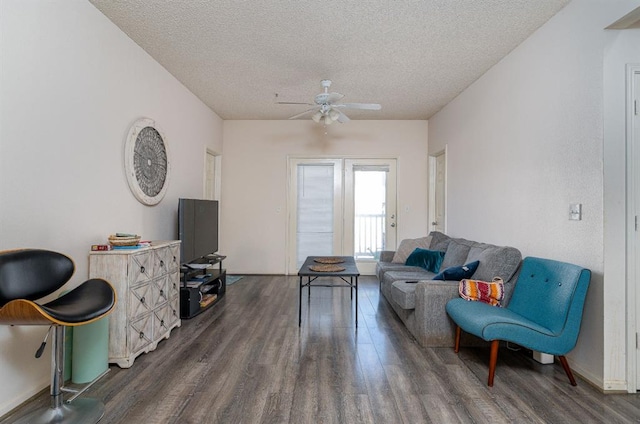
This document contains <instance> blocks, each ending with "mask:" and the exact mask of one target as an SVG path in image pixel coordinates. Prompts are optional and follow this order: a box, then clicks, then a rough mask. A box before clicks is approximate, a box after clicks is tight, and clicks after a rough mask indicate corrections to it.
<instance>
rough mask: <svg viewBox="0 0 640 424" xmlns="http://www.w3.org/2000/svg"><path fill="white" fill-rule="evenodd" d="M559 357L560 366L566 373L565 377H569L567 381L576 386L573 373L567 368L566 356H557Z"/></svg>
mask: <svg viewBox="0 0 640 424" xmlns="http://www.w3.org/2000/svg"><path fill="white" fill-rule="evenodd" d="M558 359H560V363H561V364H562V368H564V372H565V373H567V377H569V382H570V383H571V385H572V386H577V385H578V383H576V379H575V378H573V373H572V372H571V368H569V362H567V358H565V357H564V356H558Z"/></svg>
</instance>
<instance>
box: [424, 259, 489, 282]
mask: <svg viewBox="0 0 640 424" xmlns="http://www.w3.org/2000/svg"><path fill="white" fill-rule="evenodd" d="M479 264H480V262H479V261H474V262H469V263H468V264H466V265H460V266H452V267H449V268H447V269H445V270H443V271H441V272H440V273H438V274H437V275H435V276H434V277H433V279H434V280H445V281H460V280H464V279H465V278H471V277H472V276H473V273H474V272H476V269H478V265H479Z"/></svg>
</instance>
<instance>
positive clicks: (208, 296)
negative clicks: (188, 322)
mask: <svg viewBox="0 0 640 424" xmlns="http://www.w3.org/2000/svg"><path fill="white" fill-rule="evenodd" d="M225 258H226V256H222V255H208V256H207V257H205V258H201V259H200V260H198V261H197V262H196V263H200V264H206V265H207V267H206V268H201V267H200V266H198V267H189V264H185V265H183V266H182V267H180V282H181V283H180V318H182V319H189V318H193V317H195V316H196V315H198V314H200V313H202V312H204V311H206V310H207V309H209V308H210V307H212V306H213V305H215V304H216V303H218V302H219V301H220V299H222V297H223V296H224V295H225V292H226V290H227V271H226V270H225V269H223V268H222V261H223V260H224V259H225ZM216 264H217V265H218V267H217V268H216V267H215V265H216Z"/></svg>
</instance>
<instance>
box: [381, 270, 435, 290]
mask: <svg viewBox="0 0 640 424" xmlns="http://www.w3.org/2000/svg"><path fill="white" fill-rule="evenodd" d="M434 275H436V274H435V273H434V272H429V271H427V270H426V269H424V268H419V267H408V266H405V267H404V269H403V270H398V271H387V272H385V273H384V275H383V277H382V284H383V285H388V286H389V287H391V285H392V284H393V283H394V281H423V280H431V279H432V278H433V276H434Z"/></svg>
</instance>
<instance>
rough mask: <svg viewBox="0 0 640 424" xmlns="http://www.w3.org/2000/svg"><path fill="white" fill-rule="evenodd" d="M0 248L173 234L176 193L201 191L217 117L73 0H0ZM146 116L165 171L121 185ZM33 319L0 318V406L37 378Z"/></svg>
mask: <svg viewBox="0 0 640 424" xmlns="http://www.w3.org/2000/svg"><path fill="white" fill-rule="evenodd" d="M0 19H1V22H0V31H1V32H0V51H1V54H2V57H1V60H2V69H1V72H2V73H1V76H0V102H1V105H0V107H1V110H0V249H11V248H17V247H38V248H47V249H53V250H57V251H61V252H64V253H66V254H68V255H69V256H71V257H72V258H73V259H74V260H75V262H76V273H75V276H74V278H73V280H72V283H71V285H70V286H75V285H77V284H79V283H80V282H81V281H83V280H84V279H86V278H87V276H88V250H89V247H90V245H91V244H94V243H104V242H106V238H107V236H108V235H109V234H111V233H114V232H118V231H122V232H133V233H138V234H141V235H142V237H143V238H145V239H156V240H157V239H175V238H176V225H177V224H176V217H177V204H178V200H177V199H178V198H179V197H201V196H202V192H203V178H202V173H203V167H204V152H205V149H206V147H209V148H210V149H212V150H215V151H218V152H221V150H222V121H221V119H220V118H219V117H218V116H217V115H215V114H214V113H213V112H212V111H211V110H210V109H208V108H207V107H206V106H205V105H204V104H203V103H202V102H200V101H199V100H198V99H197V98H196V97H195V96H194V95H193V94H191V93H190V92H189V91H187V90H186V89H185V88H184V86H182V85H181V84H180V83H178V82H177V81H176V80H175V78H173V77H172V76H171V75H170V74H169V73H168V72H167V71H166V70H165V69H163V68H162V67H160V65H158V64H157V63H156V62H155V61H154V60H152V59H151V58H150V57H149V56H148V55H147V54H146V53H145V52H144V51H143V50H142V49H141V48H139V47H138V46H137V45H136V44H134V43H133V42H132V41H131V40H130V39H129V38H128V37H126V36H125V34H124V33H122V32H121V31H120V30H119V29H118V28H117V27H115V26H114V25H113V24H112V23H111V22H110V21H109V20H107V18H105V17H104V16H103V15H102V14H101V13H100V12H99V11H98V10H97V9H95V8H94V7H93V6H92V5H91V4H90V3H89V2H86V1H84V0H52V1H46V2H44V1H20V0H3V1H1V2H0ZM143 116H146V117H149V118H152V119H154V120H156V122H157V123H158V125H159V126H160V127H161V128H162V129H163V130H164V133H165V136H166V139H167V143H168V145H169V150H170V152H169V153H170V160H171V165H172V176H171V180H170V181H169V189H168V191H167V194H166V197H165V199H164V200H163V201H162V202H161V203H160V204H159V205H157V206H155V207H148V206H143V205H142V204H141V203H139V202H138V201H137V200H136V199H135V198H134V197H133V195H132V194H131V192H130V191H129V188H128V185H127V181H126V178H125V176H124V168H123V147H124V141H125V137H126V135H127V132H128V129H129V126H130V125H131V124H132V123H133V122H134V121H135V120H136V119H137V118H139V117H143ZM45 331H46V329H45V328H44V327H33V328H30V327H20V326H16V327H5V326H2V327H0V381H3V382H5V383H7V382H11V383H10V384H8V383H7V384H2V385H1V386H0V415H2V414H4V413H5V412H7V411H8V410H10V409H11V408H13V407H15V406H17V405H18V404H19V403H21V402H22V401H24V400H25V399H27V398H29V397H30V396H31V395H33V394H35V393H36V392H38V391H39V390H41V389H43V388H44V387H46V386H47V385H48V381H49V365H50V360H49V356H48V355H49V353H48V349H47V353H45V355H43V357H42V359H39V360H36V359H34V357H33V356H34V353H35V351H36V349H37V348H38V346H39V345H40V343H41V341H42V337H44V334H45Z"/></svg>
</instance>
